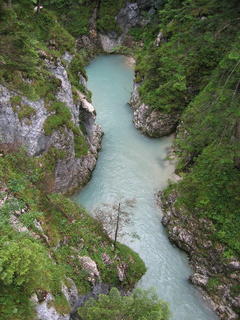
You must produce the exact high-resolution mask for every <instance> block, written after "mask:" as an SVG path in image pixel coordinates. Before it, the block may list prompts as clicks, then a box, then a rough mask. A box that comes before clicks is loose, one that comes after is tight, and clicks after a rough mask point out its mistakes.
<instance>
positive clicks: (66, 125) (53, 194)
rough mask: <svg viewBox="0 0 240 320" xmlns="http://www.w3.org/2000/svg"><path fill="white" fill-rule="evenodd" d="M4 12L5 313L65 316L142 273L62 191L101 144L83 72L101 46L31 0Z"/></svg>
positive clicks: (53, 319) (1, 175)
mask: <svg viewBox="0 0 240 320" xmlns="http://www.w3.org/2000/svg"><path fill="white" fill-rule="evenodd" d="M91 14H92V11H91ZM0 17H1V24H0V34H1V37H0V184H1V187H0V216H1V219H0V220H1V222H0V234H1V237H0V283H1V293H0V318H1V319H3V320H9V319H14V320H22V319H26V320H28V319H29V320H32V319H35V318H37V319H41V320H69V319H70V317H71V314H72V313H75V312H76V310H77V308H78V307H79V306H80V305H81V303H82V301H85V300H86V299H87V298H89V297H91V296H94V297H96V296H97V295H98V294H99V293H102V292H104V293H107V291H108V290H109V288H111V287H112V286H116V287H121V288H122V290H126V291H127V290H129V289H131V288H132V287H133V286H134V284H135V283H136V281H137V280H138V279H139V278H140V277H141V276H142V274H143V273H144V272H145V266H144V263H143V262H142V260H141V259H140V258H139V257H138V255H137V254H135V253H134V252H133V251H131V250H130V249H129V248H127V247H125V246H123V245H120V244H119V245H117V248H116V250H115V251H114V250H113V244H112V240H111V239H109V237H108V236H107V235H106V234H105V233H104V231H103V229H102V226H101V225H100V224H99V223H98V222H97V221H95V220H94V219H93V218H91V217H90V216H89V215H88V214H87V213H86V211H85V210H84V209H82V208H80V207H78V206H77V205H75V204H74V203H73V202H72V201H71V200H69V199H68V198H66V197H64V196H63V195H61V193H68V192H72V191H73V190H74V189H76V188H80V187H81V186H83V185H84V184H85V183H86V182H87V181H88V179H89V177H90V175H91V172H92V170H93V169H94V167H95V164H96V159H97V154H98V151H99V149H100V147H101V137H102V134H103V133H102V130H101V128H100V126H98V125H97V124H96V121H95V120H96V112H95V110H94V107H93V105H92V104H91V94H90V92H89V91H88V90H87V88H86V80H87V79H86V74H85V71H84V66H85V65H86V63H87V61H88V60H89V58H90V57H91V56H93V55H94V54H95V52H96V50H98V49H99V42H98V40H97V39H96V35H95V34H93V33H92V34H91V36H90V35H89V34H88V35H86V36H82V37H78V40H77V41H76V39H75V38H73V37H72V36H71V35H70V34H69V33H68V32H67V31H66V29H65V28H64V27H63V26H62V24H61V23H60V22H59V20H58V19H57V15H56V13H54V12H53V11H49V10H47V8H44V9H41V11H40V12H39V13H37V12H34V10H33V6H32V4H31V3H29V2H28V1H24V0H22V1H6V2H5V1H0ZM85 44H86V45H85ZM76 47H77V48H76ZM83 47H84V49H83ZM123 265H124V268H122V266H123ZM120 271H121V274H119V272H120Z"/></svg>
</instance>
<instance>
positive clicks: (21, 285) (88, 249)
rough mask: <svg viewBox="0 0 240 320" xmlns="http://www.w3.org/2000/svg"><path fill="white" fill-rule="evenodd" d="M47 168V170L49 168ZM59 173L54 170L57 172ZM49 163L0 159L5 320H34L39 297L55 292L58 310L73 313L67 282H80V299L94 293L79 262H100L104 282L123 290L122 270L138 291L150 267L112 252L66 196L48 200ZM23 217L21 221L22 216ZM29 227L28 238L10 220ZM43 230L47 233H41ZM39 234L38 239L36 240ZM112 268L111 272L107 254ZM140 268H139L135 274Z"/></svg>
mask: <svg viewBox="0 0 240 320" xmlns="http://www.w3.org/2000/svg"><path fill="white" fill-rule="evenodd" d="M49 152H50V154H49V161H52V162H54V161H56V160H52V159H56V158H59V157H60V158H61V157H64V154H62V152H61V150H57V149H53V150H50V151H49ZM46 166H47V167H46ZM52 167H54V165H53V166H52ZM48 170H50V169H49V162H47V160H46V163H45V161H44V159H43V158H41V157H40V158H29V157H27V156H26V153H25V152H24V151H19V152H17V153H9V154H5V155H4V157H1V158H0V182H1V186H5V187H4V190H5V191H2V192H0V198H1V200H2V199H4V198H5V196H6V194H7V195H8V199H7V200H6V201H5V202H4V203H3V204H2V205H1V207H0V234H1V238H0V286H1V290H0V318H1V319H2V320H9V319H10V320H22V319H26V320H32V319H33V318H34V312H33V310H34V309H33V305H32V304H31V301H30V297H31V295H32V294H33V293H34V292H36V291H37V292H45V291H47V292H51V293H52V294H53V296H54V297H55V301H53V302H52V304H53V305H54V306H55V307H56V308H57V310H58V311H59V312H60V313H64V312H69V305H68V303H67V302H66V299H65V298H64V296H63V295H62V293H61V286H62V282H63V281H65V279H66V277H69V278H71V279H73V280H74V282H75V283H76V285H77V287H78V290H79V292H80V293H87V292H89V291H90V290H91V287H90V285H89V282H88V280H87V279H88V276H89V275H88V273H87V272H85V271H84V270H83V268H82V265H81V263H80V260H79V256H90V257H91V258H92V259H93V260H94V261H96V263H97V266H98V269H99V271H100V274H101V279H102V281H104V282H108V283H110V284H112V285H114V286H119V285H120V282H119V279H118V277H117V266H118V264H119V261H123V262H124V263H125V264H127V266H128V270H127V274H128V275H127V278H126V279H125V280H124V282H123V286H124V287H125V288H132V287H133V286H134V284H135V283H136V281H137V280H138V279H140V277H141V276H142V274H143V272H145V267H144V264H143V262H142V260H141V259H140V258H139V256H138V255H137V254H136V253H134V252H133V251H132V250H130V249H129V248H128V249H127V248H125V247H123V248H122V247H121V245H119V248H118V250H117V251H116V252H113V250H112V240H110V239H109V238H108V236H107V235H106V234H105V233H104V232H103V230H102V227H101V225H100V224H99V223H98V222H96V221H95V220H94V219H93V218H92V217H90V216H89V215H88V214H87V213H86V211H85V210H84V209H82V208H80V207H79V206H77V205H76V204H75V203H74V202H72V201H71V200H70V199H68V198H66V197H64V196H63V195H60V194H46V190H47V185H46V182H45V180H44V174H45V173H46V171H48ZM19 215H20V216H19ZM12 216H14V217H15V219H17V220H18V221H19V223H22V224H23V225H24V226H26V227H27V228H28V230H29V232H28V233H26V232H21V233H20V232H17V231H15V230H14V228H13V225H12V223H11V220H10V219H9V218H10V217H12ZM37 224H38V225H39V224H40V225H41V229H39V228H37V227H36V226H37ZM31 232H34V233H35V237H36V238H37V239H35V238H33V237H31ZM103 253H106V254H108V256H109V257H110V259H111V261H112V264H111V265H109V266H108V267H107V268H106V265H105V264H104V261H103V259H102V254H103ZM135 266H136V268H135Z"/></svg>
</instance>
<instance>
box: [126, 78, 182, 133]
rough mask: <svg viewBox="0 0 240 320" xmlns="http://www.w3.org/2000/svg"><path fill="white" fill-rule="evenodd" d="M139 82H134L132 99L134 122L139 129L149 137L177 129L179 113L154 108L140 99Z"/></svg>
mask: <svg viewBox="0 0 240 320" xmlns="http://www.w3.org/2000/svg"><path fill="white" fill-rule="evenodd" d="M138 87H139V85H138V84H136V83H135V84H134V87H133V92H132V96H131V100H130V105H131V106H132V108H133V110H134V113H133V123H134V125H135V127H136V128H137V129H139V130H140V131H142V132H143V133H144V134H146V135H147V136H149V137H156V138H159V137H163V136H166V135H169V134H171V133H173V132H174V131H175V129H176V126H177V123H178V120H179V115H178V114H177V113H174V114H168V113H163V112H161V111H159V110H156V109H152V108H151V107H150V106H148V105H146V104H144V103H142V102H141V100H140V96H139V92H138Z"/></svg>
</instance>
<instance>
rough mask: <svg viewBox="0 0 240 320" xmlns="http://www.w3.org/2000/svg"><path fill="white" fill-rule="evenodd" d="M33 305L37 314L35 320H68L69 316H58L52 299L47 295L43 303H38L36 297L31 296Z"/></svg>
mask: <svg viewBox="0 0 240 320" xmlns="http://www.w3.org/2000/svg"><path fill="white" fill-rule="evenodd" d="M31 300H32V301H33V303H34V304H35V310H36V313H37V319H39V320H69V319H70V315H69V314H66V315H64V314H60V313H58V312H57V310H56V308H55V307H54V304H53V302H54V297H53V296H52V295H51V294H50V293H48V294H47V295H46V297H45V299H44V301H41V302H39V301H38V298H37V295H36V294H34V295H33V296H32V299H31Z"/></svg>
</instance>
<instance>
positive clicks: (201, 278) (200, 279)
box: [190, 273, 208, 287]
mask: <svg viewBox="0 0 240 320" xmlns="http://www.w3.org/2000/svg"><path fill="white" fill-rule="evenodd" d="M190 280H191V282H192V283H193V284H194V285H196V286H200V287H206V285H207V283H208V276H206V275H204V274H200V273H194V274H193V275H191V277H190Z"/></svg>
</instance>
